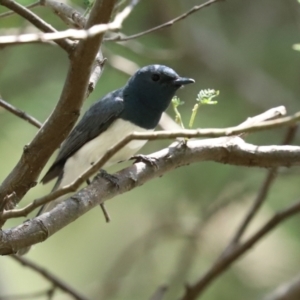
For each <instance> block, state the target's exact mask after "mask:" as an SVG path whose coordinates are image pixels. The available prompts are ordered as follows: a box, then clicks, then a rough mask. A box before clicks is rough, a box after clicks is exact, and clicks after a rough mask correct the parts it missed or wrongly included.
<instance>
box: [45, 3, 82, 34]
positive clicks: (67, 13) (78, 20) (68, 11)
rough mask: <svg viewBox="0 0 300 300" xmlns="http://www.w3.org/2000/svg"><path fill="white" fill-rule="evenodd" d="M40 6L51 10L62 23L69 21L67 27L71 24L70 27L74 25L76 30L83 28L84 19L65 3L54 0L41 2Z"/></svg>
mask: <svg viewBox="0 0 300 300" xmlns="http://www.w3.org/2000/svg"><path fill="white" fill-rule="evenodd" d="M41 5H43V6H46V7H49V8H51V9H52V10H53V11H54V12H55V13H56V14H57V15H58V16H59V17H60V18H62V20H63V21H66V20H69V23H68V24H67V25H70V22H71V23H72V24H71V25H76V27H78V28H84V27H85V24H86V18H85V17H83V16H82V14H81V13H80V12H78V11H77V10H76V9H74V8H73V7H71V6H69V5H67V4H66V3H63V2H58V1H55V0H42V1H41Z"/></svg>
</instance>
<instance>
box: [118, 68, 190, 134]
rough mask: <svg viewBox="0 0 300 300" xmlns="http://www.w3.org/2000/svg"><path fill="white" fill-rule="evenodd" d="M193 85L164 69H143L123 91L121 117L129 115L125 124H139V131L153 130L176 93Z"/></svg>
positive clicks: (188, 79) (169, 69) (171, 70)
mask: <svg viewBox="0 0 300 300" xmlns="http://www.w3.org/2000/svg"><path fill="white" fill-rule="evenodd" d="M193 82H195V81H194V80H193V79H191V78H185V77H180V76H179V75H178V74H177V73H176V72H175V71H174V70H173V69H171V68H169V67H166V66H162V65H150V66H146V67H143V68H141V69H139V70H138V71H137V72H136V73H135V74H134V75H133V76H132V77H131V78H130V79H129V81H128V82H127V84H126V86H125V87H124V92H123V95H124V102H125V111H126V112H125V115H128V114H129V115H130V117H128V119H129V120H132V119H133V118H134V119H136V123H137V125H140V124H138V123H143V125H144V126H142V127H145V128H146V127H148V128H154V127H156V125H157V124H158V122H159V119H160V117H161V114H162V113H163V112H164V111H165V110H166V109H167V107H168V106H169V104H170V102H171V100H172V98H173V97H174V95H175V93H176V91H177V90H178V89H179V88H181V87H182V86H184V85H186V84H189V83H193ZM125 118H126V116H125ZM145 119H147V120H145ZM146 123H147V124H146Z"/></svg>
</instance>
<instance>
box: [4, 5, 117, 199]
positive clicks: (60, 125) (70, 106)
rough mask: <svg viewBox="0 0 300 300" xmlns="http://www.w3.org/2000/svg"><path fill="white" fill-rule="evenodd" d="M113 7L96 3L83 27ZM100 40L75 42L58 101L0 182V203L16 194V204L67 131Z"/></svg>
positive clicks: (101, 20) (107, 15)
mask: <svg viewBox="0 0 300 300" xmlns="http://www.w3.org/2000/svg"><path fill="white" fill-rule="evenodd" d="M0 1H3V0H0ZM4 1H8V0H4ZM113 6H114V1H111V0H97V1H96V2H95V4H94V7H93V9H92V11H91V15H90V18H89V20H88V22H87V26H88V27H91V26H93V25H95V24H99V23H100V24H101V23H107V22H108V21H109V18H110V15H111V12H112V10H113ZM102 38H103V34H100V35H98V36H96V37H94V38H91V39H88V40H83V41H80V42H79V43H78V46H77V48H76V50H75V51H74V53H73V55H72V57H71V62H70V67H69V72H68V75H67V78H66V82H65V85H64V88H63V91H62V94H61V96H60V100H59V102H58V104H57V105H56V107H55V109H54V111H53V112H52V114H51V115H50V117H49V118H48V119H47V121H46V122H45V123H44V124H43V126H42V128H41V129H40V130H39V131H38V133H37V135H36V136H35V138H34V139H33V141H32V142H31V143H30V144H29V145H27V146H26V147H25V148H24V152H23V155H22V157H21V159H20V161H19V162H18V164H17V165H16V166H15V168H14V169H13V170H12V171H11V173H10V174H9V175H8V176H7V178H6V179H5V180H4V182H3V183H2V185H1V187H0V201H3V199H4V198H5V196H6V195H10V194H12V193H13V192H15V194H16V198H17V201H20V200H21V199H22V197H23V196H24V195H25V194H26V192H27V191H28V190H29V189H30V188H32V187H33V186H34V185H35V184H36V180H37V177H38V176H39V174H40V172H41V170H42V169H43V167H44V165H45V164H46V162H47V161H48V159H49V158H50V156H51V155H52V153H53V152H54V150H55V149H57V148H58V147H59V145H60V144H61V142H62V141H63V140H64V139H65V137H66V136H67V135H68V134H69V132H70V131H71V129H72V127H73V125H74V124H75V122H76V120H77V119H78V116H79V111H80V108H81V106H82V103H83V101H84V100H85V96H86V93H87V89H88V84H89V78H90V74H91V70H92V67H93V64H94V60H95V57H96V55H97V53H98V51H99V47H100V44H101V41H102ZM45 145H47V146H45Z"/></svg>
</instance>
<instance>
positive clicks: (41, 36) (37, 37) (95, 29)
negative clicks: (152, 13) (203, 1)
mask: <svg viewBox="0 0 300 300" xmlns="http://www.w3.org/2000/svg"><path fill="white" fill-rule="evenodd" d="M0 1H10V0H0ZM214 1H216V0H214ZM0 3H1V2H0ZM137 3H138V0H132V1H131V4H130V5H128V6H126V7H125V9H124V10H123V11H122V12H120V13H119V14H117V16H116V17H115V19H114V21H113V22H111V23H107V24H105V23H104V24H98V25H94V26H92V27H89V28H88V29H67V30H64V31H56V32H50V33H28V34H21V35H7V36H3V37H0V44H5V45H11V44H21V43H22V44H23V43H36V42H48V41H57V42H58V41H60V40H61V39H66V38H72V39H78V40H82V39H87V38H91V37H95V36H96V35H100V34H103V33H105V32H106V31H108V30H118V29H120V28H121V27H122V23H123V21H124V20H125V19H126V18H127V17H128V15H129V14H130V12H131V11H132V9H133V7H134V6H135V5H136V4H137Z"/></svg>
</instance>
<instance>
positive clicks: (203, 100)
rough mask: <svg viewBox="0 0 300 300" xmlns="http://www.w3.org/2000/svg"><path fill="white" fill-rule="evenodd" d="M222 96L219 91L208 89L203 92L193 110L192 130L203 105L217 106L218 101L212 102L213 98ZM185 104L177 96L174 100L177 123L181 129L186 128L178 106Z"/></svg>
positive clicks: (191, 118) (199, 94) (190, 124)
mask: <svg viewBox="0 0 300 300" xmlns="http://www.w3.org/2000/svg"><path fill="white" fill-rule="evenodd" d="M219 94H220V92H219V91H217V90H213V89H207V90H201V91H200V92H199V93H198V95H197V98H196V104H195V105H194V107H193V109H192V114H191V117H190V121H189V127H190V128H192V127H193V124H194V121H195V118H196V115H197V112H198V109H199V108H200V106H201V105H214V104H217V103H218V101H215V100H212V99H213V98H215V97H217V96H218V95H219ZM183 104H184V102H183V101H181V100H180V98H178V97H177V96H175V97H174V98H173V99H172V105H173V109H174V111H175V121H176V123H178V124H179V125H180V126H181V128H185V127H184V124H183V121H182V118H181V114H180V112H179V111H178V106H180V105H183Z"/></svg>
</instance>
